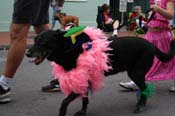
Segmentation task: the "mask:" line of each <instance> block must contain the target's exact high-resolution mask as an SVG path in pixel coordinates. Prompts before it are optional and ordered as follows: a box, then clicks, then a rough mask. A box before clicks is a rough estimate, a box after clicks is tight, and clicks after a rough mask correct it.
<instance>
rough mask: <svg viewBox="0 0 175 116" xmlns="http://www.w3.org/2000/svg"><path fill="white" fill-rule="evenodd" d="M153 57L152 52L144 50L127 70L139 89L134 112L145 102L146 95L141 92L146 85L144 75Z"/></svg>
mask: <svg viewBox="0 0 175 116" xmlns="http://www.w3.org/2000/svg"><path fill="white" fill-rule="evenodd" d="M153 58H154V56H153V54H150V53H146V52H145V53H144V54H143V55H142V57H141V58H140V59H139V60H138V62H137V63H136V64H135V66H133V67H131V68H130V70H128V75H129V77H130V78H131V79H132V80H133V81H134V82H135V84H136V85H137V86H138V87H139V88H140V91H141V95H140V98H139V100H138V103H137V108H136V110H135V111H134V112H135V113H139V112H141V111H142V110H143V108H144V107H145V105H146V102H147V96H145V95H144V94H142V93H143V92H144V91H145V90H146V89H147V86H146V84H145V75H146V73H147V72H148V71H149V69H150V67H151V66H152V63H153Z"/></svg>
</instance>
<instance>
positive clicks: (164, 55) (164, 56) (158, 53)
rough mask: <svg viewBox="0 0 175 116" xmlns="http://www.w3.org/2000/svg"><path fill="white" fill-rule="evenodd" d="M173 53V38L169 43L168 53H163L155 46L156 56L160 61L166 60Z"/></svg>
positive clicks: (174, 47) (174, 45) (174, 42)
mask: <svg viewBox="0 0 175 116" xmlns="http://www.w3.org/2000/svg"><path fill="white" fill-rule="evenodd" d="M174 55H175V40H172V41H171V43H170V50H169V52H168V53H163V52H162V51H160V49H158V48H157V47H156V57H157V58H158V59H159V60H160V61H162V62H168V61H169V60H171V59H172V58H173V57H174Z"/></svg>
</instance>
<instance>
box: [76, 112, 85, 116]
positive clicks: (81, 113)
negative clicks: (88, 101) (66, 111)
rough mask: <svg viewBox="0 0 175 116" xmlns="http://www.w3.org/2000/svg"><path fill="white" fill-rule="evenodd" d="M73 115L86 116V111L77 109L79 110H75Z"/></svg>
mask: <svg viewBox="0 0 175 116" xmlns="http://www.w3.org/2000/svg"><path fill="white" fill-rule="evenodd" d="M74 116H86V112H85V111H79V112H76V113H75V114H74Z"/></svg>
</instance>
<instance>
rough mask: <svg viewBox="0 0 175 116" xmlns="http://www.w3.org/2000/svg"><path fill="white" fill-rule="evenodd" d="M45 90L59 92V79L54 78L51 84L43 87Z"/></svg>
mask: <svg viewBox="0 0 175 116" xmlns="http://www.w3.org/2000/svg"><path fill="white" fill-rule="evenodd" d="M41 90H42V91H43V92H58V91H60V86H59V82H58V80H52V81H51V82H50V84H49V85H46V86H44V87H42V89H41Z"/></svg>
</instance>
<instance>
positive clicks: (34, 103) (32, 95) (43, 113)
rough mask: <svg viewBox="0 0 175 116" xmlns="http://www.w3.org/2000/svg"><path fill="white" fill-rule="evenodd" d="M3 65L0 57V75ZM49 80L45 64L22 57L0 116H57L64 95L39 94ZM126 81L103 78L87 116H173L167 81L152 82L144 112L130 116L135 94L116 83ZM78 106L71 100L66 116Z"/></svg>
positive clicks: (173, 99) (172, 98) (172, 97)
mask: <svg viewBox="0 0 175 116" xmlns="http://www.w3.org/2000/svg"><path fill="white" fill-rule="evenodd" d="M1 54H2V53H1ZM4 65H5V57H4V56H3V55H0V73H1V72H2V70H3V67H4ZM49 80H51V66H50V63H49V62H47V61H45V62H44V63H42V64H41V65H40V66H35V65H34V64H31V63H28V59H27V58H25V59H24V61H23V63H22V65H21V67H20V68H19V70H18V72H17V74H16V75H15V78H14V80H13V82H12V93H13V94H12V95H13V101H12V102H11V103H9V104H5V105H0V116H58V112H59V107H60V104H61V101H62V100H63V98H64V97H65V96H64V95H63V94H62V93H43V92H41V91H40V89H41V86H43V85H45V84H46V83H48V82H49ZM127 80H129V79H128V77H127V75H126V74H125V73H121V74H118V75H114V76H110V77H106V79H105V82H104V83H105V86H104V88H103V89H102V90H101V91H100V92H98V93H95V94H94V96H93V97H91V98H90V104H89V108H88V113H87V116H175V93H170V92H168V89H169V87H170V84H171V83H170V81H163V82H156V83H155V86H156V93H155V94H154V96H153V97H152V98H151V99H150V100H149V101H148V104H147V108H146V109H145V111H143V112H142V113H140V114H134V113H133V110H134V109H135V105H136V95H135V93H134V92H126V91H123V89H122V88H120V87H119V86H118V83H119V82H120V81H127ZM80 106H81V102H80V100H79V99H77V100H75V102H73V103H72V104H71V105H70V106H69V109H68V113H67V116H73V114H74V113H75V112H76V111H78V110H79V109H80Z"/></svg>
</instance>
